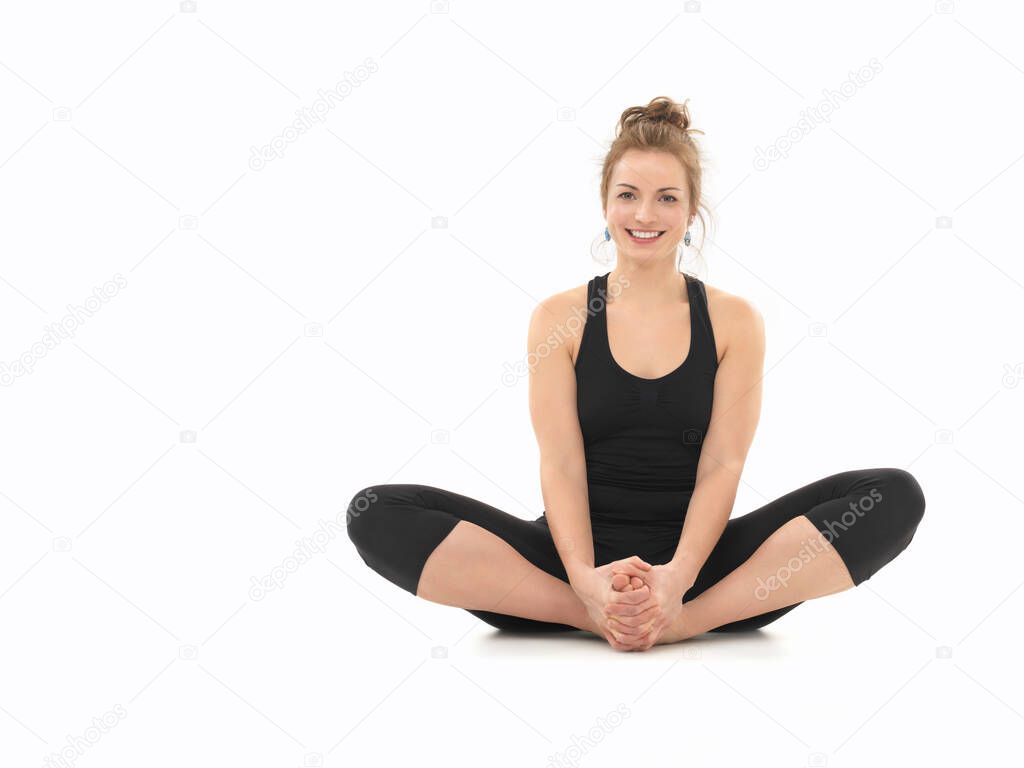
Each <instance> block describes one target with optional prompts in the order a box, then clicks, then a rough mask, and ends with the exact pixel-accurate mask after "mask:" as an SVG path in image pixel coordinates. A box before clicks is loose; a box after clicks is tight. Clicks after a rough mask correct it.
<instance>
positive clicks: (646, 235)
mask: <svg viewBox="0 0 1024 768" xmlns="http://www.w3.org/2000/svg"><path fill="white" fill-rule="evenodd" d="M626 231H627V232H629V234H631V235H632V236H633V237H639V238H646V239H653V238H655V237H658V235H660V234H661V232H647V231H645V230H640V229H627V230H626Z"/></svg>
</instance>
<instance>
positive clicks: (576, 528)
mask: <svg viewBox="0 0 1024 768" xmlns="http://www.w3.org/2000/svg"><path fill="white" fill-rule="evenodd" d="M540 484H541V493H542V494H543V496H544V509H545V516H546V517H547V520H548V527H549V528H550V529H551V537H552V539H554V542H555V549H557V550H558V555H559V557H561V559H562V565H563V566H564V567H565V572H566V574H567V575H568V577H569V583H570V584H571V585H572V586H573V588H576V587H577V586H578V584H579V583H580V581H581V578H582V577H584V576H585V575H586V574H587V573H589V572H590V571H593V570H594V538H593V531H592V530H591V527H590V501H589V493H588V489H587V473H586V467H585V465H584V466H580V467H576V468H567V467H561V466H555V465H545V464H544V463H543V462H542V463H541V470H540Z"/></svg>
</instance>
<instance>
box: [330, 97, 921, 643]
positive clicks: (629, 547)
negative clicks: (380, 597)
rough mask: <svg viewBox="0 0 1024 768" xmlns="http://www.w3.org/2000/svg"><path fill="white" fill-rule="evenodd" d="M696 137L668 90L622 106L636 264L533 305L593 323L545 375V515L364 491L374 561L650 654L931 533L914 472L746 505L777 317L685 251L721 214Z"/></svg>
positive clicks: (412, 491)
mask: <svg viewBox="0 0 1024 768" xmlns="http://www.w3.org/2000/svg"><path fill="white" fill-rule="evenodd" d="M694 132H695V131H694V129H692V128H690V117H689V114H688V112H687V110H686V105H685V104H683V105H679V104H676V103H675V102H673V101H671V100H670V99H668V98H666V97H659V98H657V99H654V100H653V101H651V102H650V103H649V104H647V105H646V106H640V107H630V108H629V109H627V110H626V111H625V112H623V113H622V116H621V118H620V121H619V126H618V131H617V133H616V138H615V140H614V141H613V143H612V146H611V148H610V149H609V151H608V155H607V157H606V158H605V160H604V165H603V170H602V180H601V205H602V211H603V213H604V216H605V220H606V222H607V228H606V229H605V233H606V234H605V237H606V239H608V240H614V241H615V245H616V246H617V254H618V260H617V264H616V266H615V268H614V269H613V270H612V271H610V272H607V273H606V274H603V275H595V276H594V277H593V278H591V279H590V280H589V281H588V282H587V283H585V284H582V285H578V286H576V287H574V288H571V289H569V290H566V291H563V292H561V293H558V294H555V295H553V296H551V297H549V298H548V299H546V300H545V301H543V302H542V303H541V304H540V306H538V307H537V308H536V309H535V310H534V312H533V314H532V316H531V318H530V327H529V349H530V350H536V349H539V348H541V347H542V346H544V345H545V341H546V340H547V339H550V338H552V337H553V335H554V336H556V337H557V336H558V335H559V334H561V333H562V332H563V331H564V329H565V328H568V327H571V326H572V325H573V324H572V322H571V319H572V318H578V317H579V316H580V315H584V316H586V322H585V323H584V325H583V328H582V331H581V332H580V333H579V334H578V335H573V336H572V337H570V339H569V343H567V344H562V345H559V346H558V347H556V348H555V350H554V351H553V352H552V354H548V355H544V356H537V357H538V360H537V362H536V364H535V365H534V366H533V367H532V368H531V369H530V415H531V419H532V422H533V427H534V431H535V433H536V436H537V442H538V444H539V446H540V457H541V467H540V470H541V471H540V475H541V489H542V492H543V496H544V506H545V509H544V512H543V513H542V514H541V515H540V517H538V518H537V519H535V520H523V519H520V518H518V517H515V516H513V515H511V514H509V513H508V512H505V511H503V510H500V509H497V508H495V507H492V506H490V505H488V504H485V503H484V502H483V501H480V500H478V499H473V498H470V497H467V496H463V495H461V494H458V493H455V492H453V491H450V490H446V489H443V488H437V487H434V486H430V485H421V484H385V485H378V486H374V487H372V488H366V489H364V490H362V491H360V492H359V493H357V494H356V496H355V498H354V499H353V505H355V504H356V503H357V502H358V501H359V500H363V499H366V498H372V499H374V500H375V501H374V502H373V503H372V504H370V505H368V506H367V507H366V508H365V509H363V510H362V511H361V513H360V514H358V515H353V516H350V518H349V524H348V532H349V536H350V538H351V539H352V541H353V542H354V543H355V545H356V549H357V550H358V552H359V554H360V556H361V557H362V558H363V560H364V562H366V563H367V565H369V566H370V567H371V568H373V569H374V570H376V571H377V572H378V573H380V574H381V575H383V576H384V577H385V578H387V579H389V580H390V581H392V582H394V583H395V584H397V585H399V586H400V587H402V588H403V589H405V590H407V591H409V592H411V593H412V594H415V595H418V596H420V597H423V598H425V599H427V600H432V601H434V602H438V603H443V604H446V605H453V606H459V607H461V608H465V609H466V610H468V611H470V612H471V613H473V614H474V615H476V616H478V617H479V618H481V619H483V620H484V621H486V622H488V623H489V624H491V625H493V626H495V627H498V628H501V629H506V630H513V629H521V630H529V631H552V630H572V629H582V630H586V631H589V632H593V633H594V634H597V635H599V636H601V637H603V638H604V639H605V640H607V641H608V643H609V644H610V645H611V646H612V647H613V648H615V649H616V650H630V651H635V650H646V649H648V648H650V647H651V646H653V645H655V644H658V643H671V642H677V641H679V640H683V639H686V638H689V637H693V636H695V635H699V634H701V633H703V632H707V631H721V632H725V631H735V630H747V629H756V628H758V627H762V626H764V625H766V624H768V623H770V622H772V621H774V620H776V619H777V618H779V617H780V616H782V615H783V614H785V613H787V612H788V611H790V610H792V609H793V608H794V607H796V606H797V605H799V604H800V603H802V602H803V601H806V600H810V599H812V598H816V597H822V596H824V595H829V594H832V593H834V592H839V591H842V590H844V589H848V588H850V587H852V586H855V585H857V584H860V583H861V582H863V581H864V580H865V579H868V578H870V577H871V576H872V575H873V574H874V573H875V572H876V571H877V570H878V569H879V568H881V567H882V566H884V565H885V564H886V563H888V562H889V561H891V560H892V559H893V558H894V557H896V555H898V554H899V553H900V552H902V551H903V549H905V548H906V547H907V545H908V544H909V543H910V541H911V539H912V538H913V536H914V533H915V531H916V529H917V526H918V524H919V523H920V521H921V519H922V517H923V515H924V508H925V500H924V494H923V492H922V490H921V487H920V485H918V483H917V480H916V479H915V478H914V477H913V476H912V475H911V474H910V473H909V472H907V471H906V470H903V469H898V468H890V467H882V468H864V469H852V470H848V471H845V472H839V473H835V474H832V475H829V476H827V477H823V478H820V479H817V480H814V481H813V482H810V483H806V484H804V485H803V486H802V487H799V488H797V489H796V490H793V491H791V492H790V493H787V494H785V495H784V496H781V497H779V498H777V499H775V500H774V501H771V502H770V503H768V504H765V505H764V506H762V507H761V508H759V509H756V510H754V511H752V512H749V513H748V514H745V515H742V516H740V517H736V518H732V519H730V516H731V511H732V507H733V503H734V501H735V498H736V490H737V486H738V484H739V480H740V474H741V472H742V470H743V466H744V463H745V461H746V457H747V453H748V451H749V448H750V444H751V441H752V440H753V437H754V432H755V430H756V427H757V422H758V420H759V417H760V410H761V380H762V378H763V375H764V350H765V338H764V323H763V320H762V318H761V315H760V313H759V312H758V311H757V310H756V309H755V308H754V307H753V305H752V304H750V303H749V302H748V301H746V300H745V299H743V298H740V297H739V296H735V295H732V294H730V293H727V292H726V291H724V290H722V289H720V288H716V287H713V286H710V285H707V284H705V283H704V282H703V281H702V280H700V279H699V278H697V277H696V276H694V275H690V274H687V273H684V272H682V271H681V270H680V269H679V265H678V264H677V263H676V258H677V253H678V250H677V249H678V247H679V244H680V243H683V244H684V245H686V246H688V245H689V244H690V242H691V236H690V225H691V224H692V223H693V222H694V221H695V220H696V219H697V218H699V219H700V222H701V228H702V230H703V229H704V224H705V219H704V217H703V215H701V208H702V207H703V202H702V197H701V194H702V193H701V163H700V152H699V150H698V147H697V145H696V143H695V141H694V140H693V137H692V135H691V134H692V133H694ZM698 132H699V131H698ZM680 258H681V255H680ZM613 350H614V351H613ZM680 361H681V362H680Z"/></svg>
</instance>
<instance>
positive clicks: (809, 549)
mask: <svg viewBox="0 0 1024 768" xmlns="http://www.w3.org/2000/svg"><path fill="white" fill-rule="evenodd" d="M801 553H807V554H809V555H811V557H810V559H809V561H808V562H803V561H802V560H801V558H800V554H801ZM796 563H799V566H798V567H797V568H795V569H794V568H793V567H792V565H795V564H796ZM783 578H784V579H785V581H786V583H785V585H784V586H783V585H781V583H780V580H781V579H783ZM852 586H854V583H853V579H852V578H850V573H849V571H848V570H847V569H846V565H845V563H844V562H843V560H842V558H840V556H839V554H838V553H837V552H836V551H835V549H834V548H833V547H832V545H831V543H829V542H828V540H827V539H825V537H824V536H822V534H821V533H820V532H819V531H818V529H817V528H816V527H815V526H814V523H812V522H811V521H810V520H808V519H807V518H806V517H805V516H803V515H800V516H798V517H795V518H793V519H792V520H790V521H789V522H787V523H786V524H785V525H783V526H782V527H781V528H779V530H777V531H776V532H775V533H773V534H772V535H771V536H769V537H768V539H766V540H765V542H764V543H763V544H762V545H761V546H760V547H758V549H757V550H756V551H755V552H754V554H753V555H751V556H750V557H749V558H748V559H747V560H746V562H744V563H743V564H742V565H741V566H739V567H738V568H736V569H735V570H734V571H732V572H731V573H729V574H728V575H727V576H726V577H725V578H724V579H722V580H721V581H719V582H718V583H717V584H715V585H714V586H712V587H709V588H708V589H707V590H705V591H704V592H702V593H701V594H700V595H699V596H698V597H695V598H694V599H693V600H690V601H689V602H686V603H683V610H682V613H681V614H680V616H679V620H678V621H677V622H676V624H675V625H674V626H672V627H669V628H668V629H666V630H665V632H664V633H663V634H662V636H661V637H660V638H659V639H658V641H657V643H656V644H658V645H660V644H662V643H674V642H678V641H680V640H685V639H687V638H689V637H694V636H695V635H699V634H702V633H704V632H707V631H709V630H711V629H714V628H715V627H720V626H722V625H723V624H729V623H730V622H733V621H740V620H741V619H746V618H749V617H751V616H757V615H760V614H762V613H767V612H769V611H774V610H776V609H777V608H784V607H786V606H788V605H793V604H795V603H799V602H803V601H805V600H811V599H813V598H816V597H824V596H825V595H831V594H834V593H836V592H842V591H844V590H847V589H849V588H850V587H852Z"/></svg>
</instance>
